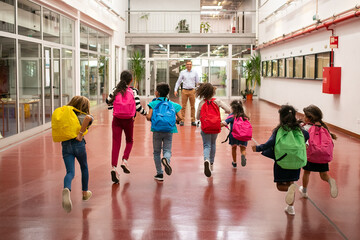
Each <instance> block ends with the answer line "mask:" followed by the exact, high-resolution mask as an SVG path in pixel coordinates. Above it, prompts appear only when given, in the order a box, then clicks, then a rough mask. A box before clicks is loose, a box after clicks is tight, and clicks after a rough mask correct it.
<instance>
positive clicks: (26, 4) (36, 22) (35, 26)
mask: <svg viewBox="0 0 360 240" xmlns="http://www.w3.org/2000/svg"><path fill="white" fill-rule="evenodd" d="M40 14H41V9H40V5H37V4H35V3H33V2H30V1H27V0H18V33H19V34H20V35H24V36H28V37H33V38H39V39H40V38H41V21H40Z"/></svg>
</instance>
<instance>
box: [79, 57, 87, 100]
mask: <svg viewBox="0 0 360 240" xmlns="http://www.w3.org/2000/svg"><path fill="white" fill-rule="evenodd" d="M80 88H81V89H80V91H81V96H85V97H87V98H89V56H88V53H86V52H80Z"/></svg>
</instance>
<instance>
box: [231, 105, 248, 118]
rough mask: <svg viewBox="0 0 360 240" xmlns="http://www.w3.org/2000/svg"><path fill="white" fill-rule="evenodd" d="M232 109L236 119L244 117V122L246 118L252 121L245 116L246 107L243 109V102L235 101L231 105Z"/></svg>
mask: <svg viewBox="0 0 360 240" xmlns="http://www.w3.org/2000/svg"><path fill="white" fill-rule="evenodd" d="M230 107H231V109H232V112H233V114H234V117H235V118H238V117H242V118H243V120H245V119H244V118H246V119H247V120H250V118H249V117H248V116H247V115H246V114H245V111H244V107H243V104H242V102H241V100H233V101H232V102H231V103H230Z"/></svg>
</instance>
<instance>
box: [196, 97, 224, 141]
mask: <svg viewBox="0 0 360 240" xmlns="http://www.w3.org/2000/svg"><path fill="white" fill-rule="evenodd" d="M214 101H215V98H212V99H211V100H205V102H204V104H203V105H202V107H201V110H200V122H201V130H202V131H203V132H204V133H206V134H215V133H220V132H221V118H220V110H219V107H218V105H216V103H215V102H214Z"/></svg>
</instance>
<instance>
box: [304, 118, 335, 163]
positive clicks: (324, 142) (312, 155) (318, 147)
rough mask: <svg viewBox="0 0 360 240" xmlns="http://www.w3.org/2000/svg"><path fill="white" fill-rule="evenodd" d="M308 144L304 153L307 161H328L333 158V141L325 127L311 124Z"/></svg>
mask: <svg viewBox="0 0 360 240" xmlns="http://www.w3.org/2000/svg"><path fill="white" fill-rule="evenodd" d="M308 132H309V141H308V143H309V146H308V148H307V151H306V154H307V159H308V161H309V162H312V163H328V162H330V161H331V160H332V159H333V149H334V143H333V141H332V139H331V136H330V133H329V131H328V130H327V129H326V128H323V127H321V126H317V125H313V126H311V127H310V129H309V131H308Z"/></svg>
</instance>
